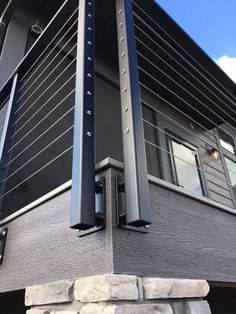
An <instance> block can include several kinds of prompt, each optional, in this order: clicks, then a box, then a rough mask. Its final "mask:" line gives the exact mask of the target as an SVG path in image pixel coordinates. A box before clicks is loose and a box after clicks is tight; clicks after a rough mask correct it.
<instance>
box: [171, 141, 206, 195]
mask: <svg viewBox="0 0 236 314" xmlns="http://www.w3.org/2000/svg"><path fill="white" fill-rule="evenodd" d="M169 146H170V152H171V156H170V158H171V163H172V175H173V181H174V183H175V184H176V185H178V186H181V187H183V188H185V189H187V190H189V191H191V192H194V193H197V194H200V195H203V194H204V193H203V188H202V183H201V179H200V168H199V161H198V154H197V150H196V149H194V148H190V147H188V146H186V145H184V144H182V143H181V142H178V141H177V140H175V139H174V138H171V137H169Z"/></svg>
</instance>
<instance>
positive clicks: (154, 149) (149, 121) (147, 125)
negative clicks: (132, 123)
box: [143, 106, 161, 178]
mask: <svg viewBox="0 0 236 314" xmlns="http://www.w3.org/2000/svg"><path fill="white" fill-rule="evenodd" d="M143 122H144V138H145V146H146V156H147V168H148V173H149V174H151V175H153V176H155V177H158V178H160V177H161V171H160V168H161V167H160V156H159V149H158V132H157V131H158V130H157V128H156V127H155V124H156V123H155V112H154V110H152V109H151V108H149V107H147V106H143Z"/></svg>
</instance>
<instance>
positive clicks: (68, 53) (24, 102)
mask: <svg viewBox="0 0 236 314" xmlns="http://www.w3.org/2000/svg"><path fill="white" fill-rule="evenodd" d="M75 34H76V33H74V34H73V36H72V37H71V38H73V37H74V36H75ZM71 38H70V39H69V40H68V42H67V43H66V44H65V46H66V45H67V44H68V43H70V41H71ZM65 46H63V47H62V48H61V49H60V51H59V52H58V53H57V54H56V56H55V57H54V58H53V59H52V60H51V62H50V63H49V64H48V65H47V66H46V67H45V68H44V70H43V71H42V72H41V73H40V75H39V76H38V77H37V78H36V79H35V80H34V82H33V83H32V84H31V85H30V87H29V88H27V90H26V91H25V93H26V92H28V91H29V90H30V88H31V87H32V86H33V85H34V83H35V82H37V81H38V79H39V78H40V77H41V75H42V74H43V73H44V72H45V71H46V69H47V68H48V67H49V66H50V65H51V64H52V62H53V61H54V60H55V59H56V57H58V56H59V55H60V53H61V52H62V51H63V49H64V48H65ZM76 46H77V43H76V44H75V45H74V46H73V47H72V48H71V49H70V50H69V51H68V52H67V53H66V55H65V56H64V57H63V58H62V59H61V60H60V62H59V63H58V64H57V66H56V67H55V68H54V69H53V71H51V72H50V73H49V74H48V75H47V76H46V78H44V80H43V82H41V83H40V84H39V86H37V88H36V89H34V91H33V93H31V94H30V95H29V96H28V98H27V99H26V100H24V101H23V103H22V104H21V105H20V106H19V108H18V109H17V110H16V111H15V112H14V114H15V113H17V112H18V111H19V110H20V109H21V108H22V107H23V106H24V105H25V104H26V103H27V101H28V100H29V99H30V98H31V97H32V96H33V95H34V94H35V92H36V91H37V90H38V89H39V87H40V86H41V85H42V84H43V83H44V82H45V81H46V79H48V77H50V76H51V75H52V73H54V71H55V70H56V69H57V68H58V67H59V65H60V64H61V63H62V62H63V61H64V60H65V59H66V58H67V57H68V55H70V53H71V52H72V51H73V50H74V49H75V47H76ZM22 97H23V96H22ZM22 97H20V98H19V99H18V100H17V101H16V103H19V102H20V100H21V99H22Z"/></svg>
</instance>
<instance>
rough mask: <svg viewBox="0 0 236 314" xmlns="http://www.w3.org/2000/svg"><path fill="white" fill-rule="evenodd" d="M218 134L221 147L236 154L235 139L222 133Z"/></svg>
mask: <svg viewBox="0 0 236 314" xmlns="http://www.w3.org/2000/svg"><path fill="white" fill-rule="evenodd" d="M218 134H219V139H220V144H221V146H222V147H223V148H225V149H226V150H228V151H229V152H230V153H232V154H235V151H234V141H233V138H232V137H231V136H229V135H228V134H226V133H224V132H222V131H218Z"/></svg>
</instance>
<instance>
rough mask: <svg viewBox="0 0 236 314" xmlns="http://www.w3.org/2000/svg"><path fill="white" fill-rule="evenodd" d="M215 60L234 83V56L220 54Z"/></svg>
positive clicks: (235, 60) (235, 77) (235, 63)
mask: <svg viewBox="0 0 236 314" xmlns="http://www.w3.org/2000/svg"><path fill="white" fill-rule="evenodd" d="M215 62H216V63H217V64H218V65H219V66H220V68H221V69H222V70H223V71H224V72H225V73H226V74H227V75H228V76H229V77H230V78H231V79H232V80H233V81H234V82H235V83H236V57H235V58H234V57H229V56H226V55H225V56H222V57H220V58H219V59H218V60H215Z"/></svg>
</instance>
